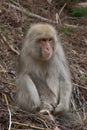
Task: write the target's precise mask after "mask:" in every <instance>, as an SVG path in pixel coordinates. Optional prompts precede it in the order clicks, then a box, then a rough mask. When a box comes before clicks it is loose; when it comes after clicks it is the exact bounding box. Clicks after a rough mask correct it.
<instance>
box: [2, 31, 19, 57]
mask: <svg viewBox="0 0 87 130" xmlns="http://www.w3.org/2000/svg"><path fill="white" fill-rule="evenodd" d="M0 35H1V37H2V38H3V41H4V42H5V43H6V44H7V45H8V46H9V48H10V49H11V50H12V51H13V52H15V53H16V54H17V55H20V53H19V52H18V51H17V50H15V49H14V48H13V45H11V44H9V43H8V41H7V39H6V37H5V36H4V35H3V34H2V33H0Z"/></svg>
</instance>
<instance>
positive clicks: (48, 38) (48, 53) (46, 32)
mask: <svg viewBox="0 0 87 130" xmlns="http://www.w3.org/2000/svg"><path fill="white" fill-rule="evenodd" d="M27 37H28V39H29V47H30V48H31V49H30V50H29V51H30V54H31V56H32V57H33V58H34V59H38V60H43V61H48V60H50V59H51V58H52V56H53V55H54V52H55V48H56V47H55V46H56V39H57V38H56V37H57V36H56V31H55V29H54V28H53V27H52V26H50V25H48V24H37V25H34V26H33V27H31V28H30V31H29V33H28V36H27Z"/></svg>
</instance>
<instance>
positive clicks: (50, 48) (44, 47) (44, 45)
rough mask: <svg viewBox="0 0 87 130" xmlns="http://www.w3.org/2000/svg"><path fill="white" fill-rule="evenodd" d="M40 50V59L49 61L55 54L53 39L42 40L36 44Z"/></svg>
mask: <svg viewBox="0 0 87 130" xmlns="http://www.w3.org/2000/svg"><path fill="white" fill-rule="evenodd" d="M36 44H37V46H38V48H39V52H38V53H39V55H38V56H39V57H38V58H40V59H41V60H49V59H50V58H51V57H52V55H53V52H54V41H53V39H52V38H40V39H39V40H37V42H36Z"/></svg>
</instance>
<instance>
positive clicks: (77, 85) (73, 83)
mask: <svg viewBox="0 0 87 130" xmlns="http://www.w3.org/2000/svg"><path fill="white" fill-rule="evenodd" d="M73 85H75V86H77V87H79V88H82V89H85V90H87V88H86V87H83V86H80V85H78V84H75V83H73Z"/></svg>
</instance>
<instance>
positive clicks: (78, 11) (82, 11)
mask: <svg viewBox="0 0 87 130" xmlns="http://www.w3.org/2000/svg"><path fill="white" fill-rule="evenodd" d="M70 16H72V17H87V9H86V8H82V7H78V8H74V9H73V10H72V11H71V13H70Z"/></svg>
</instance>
